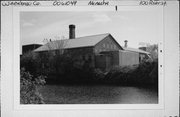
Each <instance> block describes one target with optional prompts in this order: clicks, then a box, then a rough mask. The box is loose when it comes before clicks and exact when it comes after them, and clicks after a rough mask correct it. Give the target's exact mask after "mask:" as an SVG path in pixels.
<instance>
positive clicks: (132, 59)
mask: <svg viewBox="0 0 180 117" xmlns="http://www.w3.org/2000/svg"><path fill="white" fill-rule="evenodd" d="M119 62H120V66H129V65H137V64H139V53H135V52H127V51H119Z"/></svg>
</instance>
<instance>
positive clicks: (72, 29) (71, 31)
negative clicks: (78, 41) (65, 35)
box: [69, 24, 76, 39]
mask: <svg viewBox="0 0 180 117" xmlns="http://www.w3.org/2000/svg"><path fill="white" fill-rule="evenodd" d="M75 38H76V37H75V25H73V24H71V25H69V39H75Z"/></svg>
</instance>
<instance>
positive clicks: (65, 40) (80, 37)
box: [52, 33, 110, 42]
mask: <svg viewBox="0 0 180 117" xmlns="http://www.w3.org/2000/svg"><path fill="white" fill-rule="evenodd" d="M105 34H107V35H109V34H110V33H102V34H95V35H88V36H81V37H77V38H73V39H79V38H84V37H91V36H99V35H105ZM66 40H70V39H59V40H53V41H66ZM53 41H52V42H53Z"/></svg>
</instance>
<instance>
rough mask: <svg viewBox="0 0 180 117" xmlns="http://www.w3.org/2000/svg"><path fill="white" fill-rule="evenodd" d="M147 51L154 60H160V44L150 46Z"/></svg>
mask: <svg viewBox="0 0 180 117" xmlns="http://www.w3.org/2000/svg"><path fill="white" fill-rule="evenodd" d="M146 51H147V52H150V54H151V57H152V59H153V60H156V59H158V44H153V45H148V46H147V47H146Z"/></svg>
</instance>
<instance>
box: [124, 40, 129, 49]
mask: <svg viewBox="0 0 180 117" xmlns="http://www.w3.org/2000/svg"><path fill="white" fill-rule="evenodd" d="M127 43H128V40H125V41H124V47H125V48H127V46H128V45H127Z"/></svg>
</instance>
